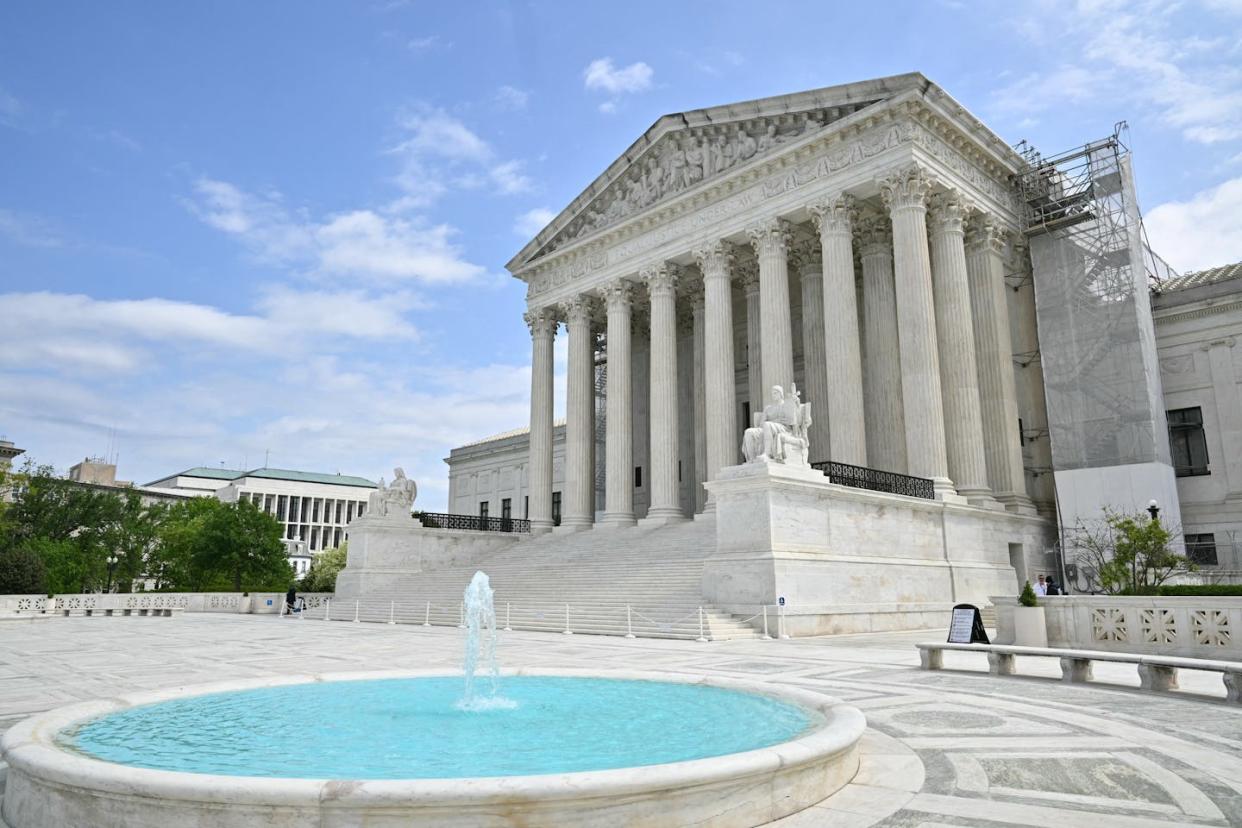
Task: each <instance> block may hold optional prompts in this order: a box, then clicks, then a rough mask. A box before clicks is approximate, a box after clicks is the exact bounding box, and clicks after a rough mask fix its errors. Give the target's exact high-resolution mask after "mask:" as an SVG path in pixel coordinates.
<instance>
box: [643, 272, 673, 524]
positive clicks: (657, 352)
mask: <svg viewBox="0 0 1242 828" xmlns="http://www.w3.org/2000/svg"><path fill="white" fill-rule="evenodd" d="M678 271H679V268H678V267H677V266H676V265H670V264H659V265H656V266H655V267H652V268H647V269H645V270H644V271H643V272H642V274H641V276H642V279H643V281H644V282H646V284H647V290H648V291H649V292H650V293H651V407H650V414H649V417H648V419H649V421H650V425H651V506H650V508H649V509H648V510H647V517H646V519H644V521H643V522H644V523H672V522H675V521H680V520H682V519H683V518H684V515H683V514H682V512H681V504H680V502H679V498H678V496H677V436H678V434H679V430H678V423H677V292H676V291H677V276H678Z"/></svg>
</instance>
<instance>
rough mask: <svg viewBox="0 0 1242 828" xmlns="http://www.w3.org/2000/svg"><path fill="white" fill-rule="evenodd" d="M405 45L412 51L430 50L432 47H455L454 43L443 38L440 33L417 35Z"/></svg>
mask: <svg viewBox="0 0 1242 828" xmlns="http://www.w3.org/2000/svg"><path fill="white" fill-rule="evenodd" d="M405 45H406V48H407V49H409V50H410V51H411V52H429V51H431V50H432V49H451V48H452V47H453V44H452V43H449V42H447V41H445V40H443V39H441V37H440V36H439V35H427V36H426V37H415V38H412V39H411V40H410V41H409V42H408V43H406V44H405Z"/></svg>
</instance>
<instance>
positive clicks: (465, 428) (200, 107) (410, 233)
mask: <svg viewBox="0 0 1242 828" xmlns="http://www.w3.org/2000/svg"><path fill="white" fill-rule="evenodd" d="M854 5H855V7H853V8H851V7H848V6H846V5H845V4H836V3H832V4H828V3H817V2H808V3H791V2H765V3H754V2H748V3H729V2H720V1H718V2H713V3H703V2H694V3H690V2H687V3H669V2H660V3H649V2H627V3H625V4H612V5H605V4H597V3H568V2H567V3H551V2H549V3H520V2H513V3H431V2H414V1H411V2H401V0H372V2H362V1H361V0H359V2H327V0H324V1H323V2H315V3H305V2H264V3H240V2H235V3H229V2H219V3H198V4H192V3H156V2H150V3H138V2H130V3H120V2H118V3H107V4H104V3H91V2H77V3H69V2H64V3H56V2H47V3H33V2H30V3H17V2H15V3H8V4H4V5H3V6H2V7H0V159H3V160H2V161H0V434H5V435H7V436H8V438H9V439H12V440H14V441H15V442H17V443H18V445H20V446H23V447H25V448H26V449H27V450H28V451H29V452H30V454H31V455H32V456H34V457H36V458H37V459H39V460H40V461H43V462H50V463H53V464H55V465H56V466H58V467H60V468H66V467H68V466H69V465H71V464H72V463H74V462H76V461H77V460H80V459H81V458H82V457H83V456H85V455H97V454H104V453H105V452H106V451H108V450H109V447H110V446H113V447H115V450H116V451H117V453H118V454H119V458H120V468H119V474H120V475H121V476H122V477H125V478H131V479H135V480H137V481H138V482H146V481H147V480H150V479H153V478H155V477H159V476H162V475H164V474H167V473H170V472H174V471H177V470H179V469H181V468H184V467H187V466H193V465H199V464H212V465H214V464H218V463H219V462H221V461H223V462H224V463H225V464H226V465H228V466H230V467H240V466H242V465H248V466H251V467H254V466H258V465H262V463H263V458H264V456H265V452H270V465H272V466H274V467H284V468H304V469H313V470H322V471H337V470H339V471H341V472H343V473H348V474H361V475H366V476H371V477H374V478H378V477H379V476H380V475H381V474H383V475H385V476H391V472H390V469H391V468H392V466H394V465H396V464H402V465H404V466H405V467H406V470H407V472H409V473H410V475H411V476H412V477H415V478H416V479H417V480H418V482H419V485H420V489H421V495H420V505H423V506H424V507H425V508H432V509H434V508H441V507H443V505H444V501H445V494H446V489H447V481H446V478H447V473H446V471H447V470H446V467H445V466H444V464H443V462H442V459H441V458H443V457H445V456H446V455H447V453H448V450H449V448H450V447H452V446H454V445H458V444H460V443H462V442H465V441H467V440H471V439H475V438H478V437H480V436H484V435H487V434H490V433H493V432H496V431H501V430H504V429H507V428H512V427H514V426H517V425H524V424H525V422H526V420H527V416H528V407H527V397H528V393H529V359H530V355H529V336H528V334H527V331H526V329H525V327H524V325H523V324H522V322H521V313H522V310H523V308H524V300H523V297H524V289H523V286H522V285H521V284H520V283H518V282H516V281H515V280H513V279H511V278H509V277H508V276H507V275H506V274H505V272H504V263H505V262H506V261H508V259H509V258H510V257H511V256H512V255H513V254H514V253H515V252H516V251H517V250H518V249H519V248H520V247H521V246H522V244H523V243H524V242H525V240H526V239H527V238H528V237H529V234H531V233H533V232H534V231H535V230H537V229H538V228H539V226H541V222H542V220H546V219H547V218H550V217H551V216H552V215H553V214H554V213H555V212H556V211H558V210H559V209H560V208H561V207H562V206H564V205H565V204H567V203H568V202H569V201H570V200H572V199H573V198H574V197H575V196H576V195H577V194H578V192H579V191H580V190H581V189H582V188H583V187H584V186H585V185H586V184H587V183H589V182H590V181H591V180H592V179H593V178H594V177H595V176H596V175H597V174H598V173H599V172H600V171H602V170H603V169H604V168H605V167H606V166H607V165H608V164H609V163H610V162H611V161H612V160H613V159H614V158H615V157H616V156H617V155H618V154H619V153H620V152H621V151H622V150H624V149H625V147H627V146H628V145H629V144H630V142H632V141H633V140H634V139H635V138H636V137H637V136H638V135H639V134H641V133H642V131H643V130H645V129H646V128H647V127H648V126H649V125H650V124H651V123H652V122H653V121H654V120H655V119H656V118H658V117H659V116H660V115H662V114H665V113H669V112H678V111H683V110H687V109H693V108H697V107H701V106H709V105H713V104H720V103H727V102H730V101H736V100H744V99H748V98H754V97H762V96H766V95H775V94H781V93H786V92H794V91H798V90H802V89H810V88H814V87H819V86H827V85H832V84H836V83H847V82H850V81H854V80H861V79H865V78H872V77H879V76H883V75H890V74H897V73H901V72H907V71H913V70H917V71H922V72H923V73H924V74H926V75H927V76H928V77H930V78H931V79H932V80H934V81H936V82H937V83H939V84H940V85H941V86H942V87H944V88H945V89H946V90H947V91H948V92H949V93H950V94H951V95H953V96H954V97H956V98H957V99H958V100H959V101H960V102H962V103H963V104H964V105H965V106H966V107H967V108H969V109H970V110H971V111H972V112H974V113H975V114H976V115H977V116H979V117H980V118H982V119H983V120H984V121H985V122H986V123H987V124H988V125H989V126H991V127H992V128H993V129H994V130H995V131H996V132H997V133H998V134H1000V135H1001V136H1002V137H1003V138H1005V139H1006V140H1007V141H1010V142H1017V141H1018V140H1020V139H1022V138H1026V139H1029V140H1030V141H1032V142H1033V143H1035V144H1036V145H1037V146H1038V147H1040V148H1041V149H1043V150H1044V151H1045V152H1056V151H1059V150H1062V149H1066V148H1069V147H1071V146H1074V145H1076V144H1080V143H1083V142H1084V141H1087V140H1089V139H1093V138H1096V137H1100V136H1103V135H1106V134H1108V133H1109V132H1110V131H1111V130H1112V126H1113V124H1114V122H1115V121H1118V120H1121V119H1126V120H1128V121H1129V123H1130V127H1131V140H1132V145H1133V148H1134V150H1135V165H1136V170H1137V175H1138V179H1139V188H1140V196H1141V201H1142V206H1143V208H1144V211H1145V213H1146V215H1147V218H1148V230H1149V234H1150V235H1151V237H1152V241H1153V245H1154V246H1156V247H1157V249H1158V250H1159V251H1160V252H1161V253H1162V254H1164V255H1165V257H1166V258H1167V259H1169V261H1170V262H1171V263H1172V264H1173V265H1174V266H1175V267H1177V268H1179V269H1195V268H1200V267H1208V266H1212V265H1214V264H1221V263H1225V262H1229V261H1236V260H1239V259H1242V219H1240V218H1239V216H1242V2H1238V0H1215V2H1203V3H1168V2H1161V3H1143V2H1132V3H1112V2H1081V3H1077V4H1074V3H1059V2H1058V3H1053V2H1034V3H1023V4H999V3H986V4H972V3H966V2H922V3H893V4H884V3H869V4H854ZM561 399H562V400H563V395H562V397H561Z"/></svg>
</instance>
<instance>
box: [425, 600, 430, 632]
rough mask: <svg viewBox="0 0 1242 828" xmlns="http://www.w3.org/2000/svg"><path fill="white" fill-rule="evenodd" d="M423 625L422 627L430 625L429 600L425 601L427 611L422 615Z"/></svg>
mask: <svg viewBox="0 0 1242 828" xmlns="http://www.w3.org/2000/svg"><path fill="white" fill-rule="evenodd" d="M423 626H424V627H430V626H431V602H430V601H428V602H427V612H426V613H425V614H424V615H423Z"/></svg>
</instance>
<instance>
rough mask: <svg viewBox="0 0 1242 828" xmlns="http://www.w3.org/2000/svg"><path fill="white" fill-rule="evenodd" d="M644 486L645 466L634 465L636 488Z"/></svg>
mask: <svg viewBox="0 0 1242 828" xmlns="http://www.w3.org/2000/svg"><path fill="white" fill-rule="evenodd" d="M642 487H643V467H642V466H635V467H634V488H635V489H641V488H642Z"/></svg>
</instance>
